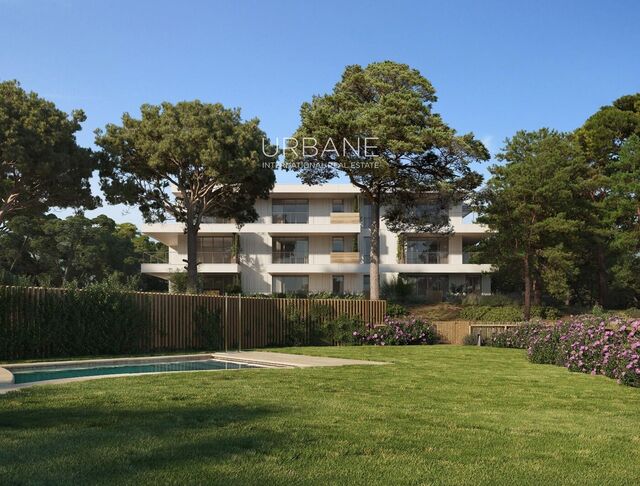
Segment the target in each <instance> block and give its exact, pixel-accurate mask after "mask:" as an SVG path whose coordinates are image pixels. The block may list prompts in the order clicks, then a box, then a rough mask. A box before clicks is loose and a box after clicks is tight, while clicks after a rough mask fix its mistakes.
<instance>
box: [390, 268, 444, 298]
mask: <svg viewBox="0 0 640 486" xmlns="http://www.w3.org/2000/svg"><path fill="white" fill-rule="evenodd" d="M399 278H401V279H402V280H403V281H405V282H407V283H408V284H409V285H411V287H412V289H413V294H414V295H415V296H416V297H418V298H419V299H421V300H424V301H425V302H427V303H438V302H442V301H443V300H444V296H445V295H446V293H447V291H448V290H449V276H448V275H407V274H402V273H401V274H400V275H399Z"/></svg>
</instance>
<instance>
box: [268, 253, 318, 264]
mask: <svg viewBox="0 0 640 486" xmlns="http://www.w3.org/2000/svg"><path fill="white" fill-rule="evenodd" d="M271 261H272V263H309V255H302V254H300V253H298V252H294V251H274V252H272V253H271Z"/></svg>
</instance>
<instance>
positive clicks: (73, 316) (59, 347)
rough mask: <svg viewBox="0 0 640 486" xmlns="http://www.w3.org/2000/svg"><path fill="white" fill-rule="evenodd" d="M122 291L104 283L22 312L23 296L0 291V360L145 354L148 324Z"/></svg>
mask: <svg viewBox="0 0 640 486" xmlns="http://www.w3.org/2000/svg"><path fill="white" fill-rule="evenodd" d="M126 290H128V289H126V288H122V287H119V286H117V285H114V283H113V282H106V283H97V284H92V285H89V286H87V287H86V288H84V289H73V288H71V289H68V290H67V291H65V292H55V291H50V292H48V293H46V294H45V295H44V296H43V297H42V299H40V300H39V301H38V303H37V305H35V306H30V307H29V308H25V306H24V302H25V301H24V298H23V297H24V296H25V293H24V292H12V291H11V289H10V288H7V287H0V359H25V358H48V357H65V356H99V355H112V354H113V355H117V354H132V353H136V352H141V351H144V350H145V345H144V337H145V336H146V335H147V329H148V326H149V322H148V321H147V320H146V318H145V315H144V312H142V310H141V309H140V308H139V306H137V305H136V303H135V301H134V300H133V298H132V297H131V295H130V294H129V293H127V292H126ZM16 318H18V319H19V325H16V324H15V319H16Z"/></svg>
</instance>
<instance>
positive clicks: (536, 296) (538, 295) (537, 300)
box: [531, 276, 542, 307]
mask: <svg viewBox="0 0 640 486" xmlns="http://www.w3.org/2000/svg"><path fill="white" fill-rule="evenodd" d="M531 284H532V286H533V305H535V306H538V307H540V306H541V305H542V282H541V279H540V277H537V276H536V277H535V278H534V279H533V281H532V282H531Z"/></svg>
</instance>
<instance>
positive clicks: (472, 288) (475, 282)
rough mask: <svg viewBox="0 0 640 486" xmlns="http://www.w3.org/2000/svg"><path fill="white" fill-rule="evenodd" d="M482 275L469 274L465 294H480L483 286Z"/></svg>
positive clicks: (465, 282)
mask: <svg viewBox="0 0 640 486" xmlns="http://www.w3.org/2000/svg"><path fill="white" fill-rule="evenodd" d="M481 285H482V276H481V275H467V276H466V277H465V279H464V293H465V294H479V293H480V291H481V288H482V286H481Z"/></svg>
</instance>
